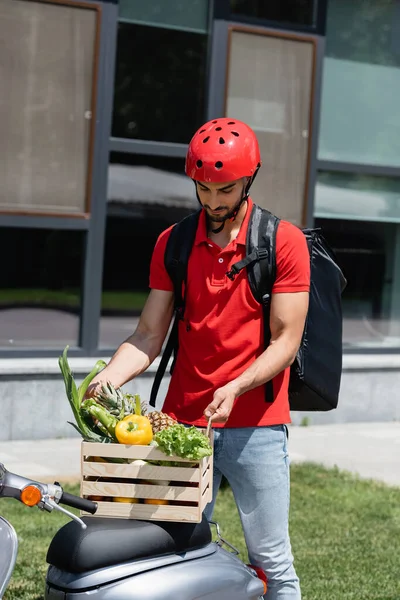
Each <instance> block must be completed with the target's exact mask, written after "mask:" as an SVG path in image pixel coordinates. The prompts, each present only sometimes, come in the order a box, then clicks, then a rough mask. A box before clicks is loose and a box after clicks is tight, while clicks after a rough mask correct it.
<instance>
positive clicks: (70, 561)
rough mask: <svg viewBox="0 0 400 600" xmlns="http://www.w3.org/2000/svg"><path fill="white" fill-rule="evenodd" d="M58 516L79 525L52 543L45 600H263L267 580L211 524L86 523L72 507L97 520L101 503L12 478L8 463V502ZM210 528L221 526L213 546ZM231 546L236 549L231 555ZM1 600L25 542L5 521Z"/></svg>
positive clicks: (0, 539) (1, 474) (4, 491)
mask: <svg viewBox="0 0 400 600" xmlns="http://www.w3.org/2000/svg"><path fill="white" fill-rule="evenodd" d="M4 497H11V498H15V499H16V500H19V501H21V502H22V503H23V504H25V505H26V506H30V507H33V506H37V507H38V508H39V509H41V510H44V511H48V512H51V511H53V510H58V511H61V512H63V513H64V514H66V515H68V516H69V517H70V518H71V521H70V522H69V523H67V524H66V525H64V526H63V527H61V529H59V531H58V532H57V533H56V535H55V536H54V538H53V539H52V541H51V543H50V546H49V549H48V552H47V558H46V560H47V562H48V564H49V565H50V566H49V568H48V571H47V576H46V585H45V593H44V598H45V600H84V599H86V598H87V599H89V598H90V599H92V598H93V599H94V600H163V599H165V600H195V599H197V600H198V599H202V598H204V599H207V600H260V599H262V598H263V595H264V594H265V593H266V589H267V582H266V577H265V574H264V573H263V572H262V571H261V570H260V569H257V568H256V567H253V566H251V565H245V564H244V563H243V562H242V561H241V560H239V558H238V554H239V552H238V550H237V549H236V548H235V547H234V546H232V545H231V544H230V543H229V542H227V541H226V540H224V539H223V538H222V537H221V532H220V529H219V526H218V524H217V523H215V522H214V521H207V519H206V518H205V517H204V515H203V519H202V521H201V522H200V523H193V524H192V523H173V522H163V521H140V520H133V519H112V518H102V517H96V518H93V517H90V516H88V517H82V518H80V517H78V516H77V515H75V514H73V513H72V512H70V511H69V510H67V509H65V508H63V507H62V506H60V504H64V505H66V506H70V507H73V508H76V509H78V510H82V511H85V512H87V513H90V514H91V515H94V514H95V512H96V510H97V504H96V503H95V502H92V501H91V500H88V499H86V498H80V497H78V496H73V495H72V494H68V493H66V492H64V491H63V489H62V487H61V486H60V484H59V483H58V482H55V483H54V484H45V483H40V482H37V481H32V480H30V479H26V478H25V477H22V476H20V475H16V474H15V473H11V472H10V471H7V469H6V468H5V467H4V465H3V464H1V463H0V498H4ZM210 524H211V525H213V526H215V527H216V537H217V539H216V541H212V534H211V530H210ZM223 546H226V547H227V548H229V550H225V548H224V547H223ZM0 548H1V550H2V551H1V554H0V600H1V598H2V597H3V594H4V592H5V590H6V587H7V585H8V583H9V581H10V578H11V576H12V572H13V569H14V566H15V562H16V558H17V549H18V541H17V536H16V533H15V530H14V528H13V527H12V525H11V524H10V523H9V522H8V521H6V520H5V519H2V518H1V517H0Z"/></svg>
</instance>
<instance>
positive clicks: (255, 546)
mask: <svg viewBox="0 0 400 600" xmlns="http://www.w3.org/2000/svg"><path fill="white" fill-rule="evenodd" d="M222 475H224V476H225V477H226V479H227V480H228V481H229V484H230V486H231V489H232V491H233V494H234V497H235V501H236V505H237V507H238V511H239V515H240V519H241V522H242V527H243V532H244V537H245V540H246V545H247V549H248V553H249V559H250V562H251V563H252V564H254V565H256V566H258V567H261V568H262V569H263V570H264V571H265V573H266V574H267V577H268V590H267V593H266V595H265V599H266V600H300V599H301V593H300V585H299V579H298V577H297V575H296V571H295V569H294V566H293V555H292V551H291V546H290V539H289V527H288V521H289V497H290V479H289V459H288V453H287V435H286V428H285V426H284V425H274V426H271V427H254V428H253V427H251V428H248V427H243V428H238V429H236V428H232V429H217V428H216V429H214V484H213V485H214V490H213V500H212V502H210V503H209V504H208V505H207V507H206V509H205V511H204V513H205V516H206V517H207V518H208V519H211V518H212V513H213V510H214V504H215V500H216V496H217V493H218V489H219V486H220V484H221V479H222Z"/></svg>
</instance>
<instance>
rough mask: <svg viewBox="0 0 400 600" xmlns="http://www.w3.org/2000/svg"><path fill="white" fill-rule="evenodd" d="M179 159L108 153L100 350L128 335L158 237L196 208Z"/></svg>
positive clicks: (146, 285)
mask: <svg viewBox="0 0 400 600" xmlns="http://www.w3.org/2000/svg"><path fill="white" fill-rule="evenodd" d="M184 168H185V161H184V159H183V158H166V157H151V156H141V155H137V154H119V153H112V154H111V158H110V165H109V186H108V209H107V227H106V240H105V254H104V268H103V295H102V318H101V322H100V347H102V348H115V347H117V346H118V345H119V344H120V343H121V342H122V341H123V340H124V339H126V337H128V335H130V334H131V333H133V331H134V329H135V326H136V323H137V318H138V316H139V314H140V311H141V309H142V308H143V305H144V302H145V300H146V298H147V295H148V293H149V268H150V260H151V255H152V252H153V249H154V244H155V242H156V240H157V237H158V236H159V234H160V233H161V232H162V231H163V230H164V229H166V228H167V227H169V226H170V225H172V224H174V223H176V222H177V221H178V220H180V219H182V218H183V217H184V216H186V215H187V214H189V213H191V212H193V211H194V210H196V209H197V208H198V203H197V199H196V196H195V190H194V185H193V182H192V181H191V180H190V179H189V178H188V177H187V176H186V175H185V172H184Z"/></svg>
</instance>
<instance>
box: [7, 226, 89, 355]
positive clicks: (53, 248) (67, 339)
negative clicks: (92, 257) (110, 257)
mask: <svg viewBox="0 0 400 600" xmlns="http://www.w3.org/2000/svg"><path fill="white" fill-rule="evenodd" d="M84 235H85V234H84V233H83V232H81V231H62V230H47V229H22V228H21V229H19V228H14V227H2V228H0V253H1V256H2V257H3V261H2V267H1V283H0V347H1V348H6V349H9V348H39V347H42V348H43V347H44V348H64V347H65V346H66V345H67V344H69V345H71V346H76V345H78V336H79V314H80V308H81V281H82V277H83V257H84V253H83V243H84ZM6 257H9V259H8V260H7V258H6Z"/></svg>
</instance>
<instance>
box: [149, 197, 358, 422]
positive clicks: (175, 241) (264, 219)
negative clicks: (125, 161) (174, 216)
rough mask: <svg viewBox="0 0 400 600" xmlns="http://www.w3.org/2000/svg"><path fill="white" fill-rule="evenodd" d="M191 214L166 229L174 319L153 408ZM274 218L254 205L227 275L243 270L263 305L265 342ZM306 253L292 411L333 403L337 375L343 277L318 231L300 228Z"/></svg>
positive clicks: (179, 310) (180, 307)
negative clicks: (240, 252) (305, 302)
mask: <svg viewBox="0 0 400 600" xmlns="http://www.w3.org/2000/svg"><path fill="white" fill-rule="evenodd" d="M200 212H201V211H197V212H196V213H193V214H191V215H189V216H188V217H186V218H185V219H183V220H182V221H180V222H179V223H177V224H176V225H175V226H174V228H173V229H172V231H171V234H170V237H169V240H168V243H167V247H166V252H165V257H164V262H165V267H166V269H167V272H168V274H169V276H170V278H171V280H172V282H173V285H174V293H175V319H174V323H173V326H172V329H171V333H170V336H169V338H168V342H167V344H166V347H165V349H164V352H163V355H162V357H161V361H160V365H159V367H158V370H157V373H156V376H155V379H154V383H153V387H152V390H151V396H150V404H151V405H152V406H155V401H156V396H157V392H158V389H159V386H160V383H161V380H162V377H163V375H164V373H165V370H166V367H167V364H168V361H169V359H170V357H171V355H172V353H174V361H173V363H172V366H171V373H172V371H173V368H174V365H175V360H176V356H177V352H178V323H179V320H180V319H182V318H183V314H184V310H185V297H184V296H183V295H182V289H183V288H184V289H186V286H183V284H184V283H186V274H187V265H188V261H189V255H190V252H191V250H192V246H193V243H194V238H195V235H196V230H197V225H198V221H199V215H200ZM278 225H279V218H278V217H276V216H275V215H273V214H271V213H270V212H268V211H267V210H265V209H262V208H260V207H259V206H257V205H254V206H253V209H252V214H251V216H250V222H249V227H248V231H247V239H246V249H247V252H246V257H245V258H244V259H243V260H241V261H240V262H238V263H236V264H234V265H233V266H232V268H231V270H230V271H229V272H228V273H227V276H228V277H230V278H231V279H233V278H234V277H235V276H236V275H237V274H238V273H239V272H240V271H241V270H242V269H243V268H246V269H247V276H248V279H249V285H250V288H251V291H252V293H253V295H254V297H255V298H256V300H257V301H258V302H259V303H260V304H261V305H262V307H263V324H264V325H263V326H264V344H265V347H267V346H268V345H269V343H270V340H271V332H270V328H269V315H270V301H271V290H272V286H273V283H274V281H275V276H276V260H275V258H276V257H275V242H276V230H277V227H278ZM303 233H304V235H305V236H306V240H307V244H308V250H309V252H310V266H311V286H310V300H309V308H308V314H307V318H306V323H305V327H304V333H303V337H302V341H301V344H300V348H299V351H298V353H297V356H296V359H295V361H294V363H293V364H292V366H291V372H290V381H289V404H290V409H291V410H301V411H327V410H332V409H334V408H336V407H337V404H338V398H339V389H340V380H341V374H342V301H341V296H342V292H343V290H344V288H345V287H346V284H347V282H346V279H345V277H344V276H343V273H342V271H341V269H340V268H339V266H338V265H337V263H336V260H335V256H334V254H333V251H332V250H331V249H330V248H329V246H328V244H327V242H326V241H325V239H324V238H323V236H322V233H321V230H320V229H303ZM265 393H266V401H267V402H272V401H273V399H274V398H273V390H272V382H271V381H269V382H268V383H267V384H266V385H265Z"/></svg>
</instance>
